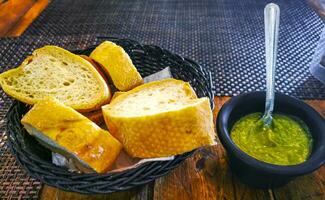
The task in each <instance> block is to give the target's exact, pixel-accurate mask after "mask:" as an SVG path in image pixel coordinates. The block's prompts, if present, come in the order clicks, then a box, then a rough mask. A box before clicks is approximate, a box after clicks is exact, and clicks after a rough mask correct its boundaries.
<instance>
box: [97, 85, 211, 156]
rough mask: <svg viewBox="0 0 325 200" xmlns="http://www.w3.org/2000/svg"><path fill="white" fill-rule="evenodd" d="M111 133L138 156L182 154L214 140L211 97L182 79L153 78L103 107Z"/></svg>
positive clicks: (131, 152) (130, 151) (131, 153)
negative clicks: (202, 96)
mask: <svg viewBox="0 0 325 200" xmlns="http://www.w3.org/2000/svg"><path fill="white" fill-rule="evenodd" d="M102 109H103V115H104V119H105V123H106V125H107V127H108V129H109V131H110V133H111V134H112V135H113V136H114V137H116V138H117V139H118V140H119V141H120V142H121V143H122V144H123V146H124V149H125V150H126V151H127V153H128V154H129V155H131V156H134V157H139V158H153V157H164V156H171V155H176V154H181V153H184V152H187V151H190V150H193V149H195V148H198V147H200V146H204V145H210V144H213V142H214V135H215V134H214V126H213V119H212V111H211V109H210V104H209V100H208V98H200V99H197V97H196V95H195V92H194V91H193V89H192V88H191V86H190V85H189V84H188V83H186V82H183V81H180V80H175V79H165V80H161V81H155V82H150V83H147V84H144V85H141V86H138V87H136V88H134V89H133V90H130V91H128V92H125V93H124V94H121V95H119V96H118V97H116V98H115V99H114V101H111V103H110V104H108V105H105V106H103V107H102Z"/></svg>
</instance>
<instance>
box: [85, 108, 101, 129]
mask: <svg viewBox="0 0 325 200" xmlns="http://www.w3.org/2000/svg"><path fill="white" fill-rule="evenodd" d="M81 114H82V115H83V116H85V117H87V118H88V119H90V120H91V121H93V122H95V123H96V124H97V125H98V126H101V125H102V124H104V117H103V112H102V110H101V109H98V110H93V111H90V112H84V113H81Z"/></svg>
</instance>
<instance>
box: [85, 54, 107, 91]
mask: <svg viewBox="0 0 325 200" xmlns="http://www.w3.org/2000/svg"><path fill="white" fill-rule="evenodd" d="M79 56H80V57H81V58H83V59H85V60H87V61H88V62H89V63H90V64H91V65H92V66H93V67H94V68H95V69H96V70H97V72H98V73H99V74H100V75H101V76H102V78H103V79H104V81H105V82H106V84H107V85H109V81H108V78H107V76H106V74H105V72H104V71H103V69H102V67H101V66H100V65H99V64H98V63H96V62H95V61H94V60H93V59H92V58H90V57H89V56H86V55H79ZM108 89H110V88H109V87H108Z"/></svg>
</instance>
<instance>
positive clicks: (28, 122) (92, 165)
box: [21, 98, 122, 173]
mask: <svg viewBox="0 0 325 200" xmlns="http://www.w3.org/2000/svg"><path fill="white" fill-rule="evenodd" d="M21 122H22V124H23V125H24V127H25V128H26V130H27V131H28V132H29V133H30V134H31V135H33V136H35V137H36V139H37V140H39V141H40V142H41V143H42V144H43V145H45V146H46V147H48V148H50V149H51V150H52V151H53V152H56V153H60V154H62V155H64V156H65V157H67V158H71V159H72V160H73V161H74V163H75V165H76V166H77V167H78V168H79V169H80V170H81V171H84V172H89V171H96V172H98V173H103V172H106V171H107V170H108V169H109V168H110V166H111V165H112V164H113V163H114V161H115V160H116V158H117V157H118V155H119V153H120V151H121V149H122V145H121V143H120V142H119V141H117V140H116V139H115V138H114V137H113V136H111V135H110V133H109V132H108V131H105V130H103V129H101V128H100V127H98V126H97V125H96V124H95V123H93V122H91V121H90V120H89V119H87V118H86V117H84V116H83V115H81V114H80V113H78V112H77V111H75V110H74V109H72V108H71V107H68V106H65V105H63V104H62V103H60V102H58V101H57V100H54V99H52V98H49V99H44V100H42V101H39V102H38V103H36V104H35V105H34V106H33V108H32V109H31V110H30V111H29V112H28V113H27V114H26V115H25V116H24V117H23V119H22V120H21Z"/></svg>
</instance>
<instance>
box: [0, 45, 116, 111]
mask: <svg viewBox="0 0 325 200" xmlns="http://www.w3.org/2000/svg"><path fill="white" fill-rule="evenodd" d="M0 85H1V87H2V89H3V90H4V91H5V92H6V93H7V94H8V95H10V96H12V97H13V98H15V99H18V100H19V101H22V102H24V103H27V104H32V105H33V104H35V103H37V102H38V101H40V100H42V99H44V98H45V97H46V96H51V97H55V98H56V99H58V100H59V101H60V102H62V103H64V104H65V105H67V106H71V107H72V108H74V109H77V110H79V111H90V110H96V109H98V108H100V106H101V105H103V104H104V103H107V102H108V101H109V100H110V98H111V93H110V91H109V89H108V86H107V84H106V83H105V81H104V79H103V78H102V77H101V76H100V74H99V73H98V72H97V71H96V69H95V68H94V67H93V66H92V65H91V64H90V63H89V62H88V61H86V60H84V59H83V58H81V57H80V56H77V55H75V54H73V53H70V52H69V51H67V50H64V49H62V48H60V47H56V46H44V47H42V48H39V49H36V50H35V51H34V52H33V54H32V56H30V57H28V58H27V59H26V60H25V61H24V62H23V63H22V64H21V66H19V67H18V68H15V69H11V70H9V71H6V72H4V73H2V74H0Z"/></svg>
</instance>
